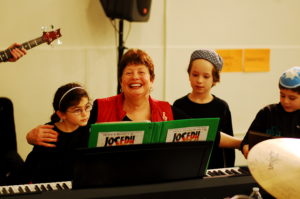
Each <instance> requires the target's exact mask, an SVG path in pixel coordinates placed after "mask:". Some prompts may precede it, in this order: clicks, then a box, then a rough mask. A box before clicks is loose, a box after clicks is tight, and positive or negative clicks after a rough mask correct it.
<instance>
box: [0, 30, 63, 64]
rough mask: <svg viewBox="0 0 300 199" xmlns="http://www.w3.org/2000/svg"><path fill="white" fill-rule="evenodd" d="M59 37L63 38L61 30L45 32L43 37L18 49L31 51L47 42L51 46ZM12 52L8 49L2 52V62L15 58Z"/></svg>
mask: <svg viewBox="0 0 300 199" xmlns="http://www.w3.org/2000/svg"><path fill="white" fill-rule="evenodd" d="M59 37H61V34H60V29H57V30H54V31H49V32H43V35H42V36H41V37H38V38H36V39H33V40H30V41H27V42H25V43H23V44H21V46H20V47H18V48H25V49H26V50H29V49H31V48H33V47H36V46H38V45H40V44H43V43H46V42H47V43H48V45H49V44H50V43H51V42H52V41H54V40H55V39H57V38H59ZM11 50H12V49H11V48H8V49H6V50H4V51H0V62H5V61H7V60H8V59H10V58H12V57H13V56H12V54H11Z"/></svg>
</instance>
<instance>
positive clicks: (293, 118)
mask: <svg viewBox="0 0 300 199" xmlns="http://www.w3.org/2000/svg"><path fill="white" fill-rule="evenodd" d="M249 131H254V132H260V133H266V134H269V135H272V136H281V137H292V138H300V110H297V111H294V112H286V111H285V110H284V109H283V107H282V105H281V104H280V103H278V104H270V105H268V106H265V107H264V108H262V109H261V110H260V111H259V112H258V113H257V115H256V117H255V119H254V120H253V122H252V124H251V126H250V127H249V129H248V131H247V134H246V136H245V137H244V139H243V142H242V146H243V145H245V144H248V133H249Z"/></svg>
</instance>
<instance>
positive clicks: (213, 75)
mask: <svg viewBox="0 0 300 199" xmlns="http://www.w3.org/2000/svg"><path fill="white" fill-rule="evenodd" d="M222 66H223V60H222V58H221V57H220V56H219V55H218V54H217V53H216V52H215V51H214V50H210V49H199V50H196V51H194V52H193V53H192V55H191V59H190V63H189V66H188V69H187V72H188V74H189V80H190V84H191V87H192V92H191V93H189V94H187V95H185V96H184V97H182V98H180V99H177V100H176V101H175V102H174V104H173V106H174V107H176V108H179V109H181V110H182V111H184V112H185V113H186V114H188V115H189V116H191V117H192V118H212V117H218V118H220V123H219V129H218V131H220V132H222V133H221V134H220V135H221V140H220V144H219V143H215V146H214V148H213V151H212V154H211V158H210V162H209V165H208V168H209V169H214V168H225V167H233V166H234V162H235V151H234V149H229V148H238V147H239V146H240V142H241V140H238V139H236V138H234V137H232V136H233V129H232V121H231V112H230V109H229V106H228V104H227V103H226V102H225V101H224V100H222V99H220V98H218V97H216V96H215V95H213V94H211V88H212V87H213V86H214V85H216V83H217V82H219V81H220V71H221V70H222ZM225 140H226V141H225ZM224 141H225V142H226V143H228V145H227V146H225V145H224V144H223V143H225V142H224ZM218 144H219V146H218ZM220 147H224V148H225V147H228V148H227V149H224V148H220Z"/></svg>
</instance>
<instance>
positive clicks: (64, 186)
mask: <svg viewBox="0 0 300 199" xmlns="http://www.w3.org/2000/svg"><path fill="white" fill-rule="evenodd" d="M62 185H63V188H64V189H66V190H67V189H70V188H69V187H68V185H67V184H66V183H63V184H62Z"/></svg>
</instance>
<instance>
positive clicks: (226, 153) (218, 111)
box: [173, 95, 235, 169]
mask: <svg viewBox="0 0 300 199" xmlns="http://www.w3.org/2000/svg"><path fill="white" fill-rule="evenodd" d="M213 97H214V98H213V100H212V101H211V102H209V103H206V104H198V103H195V102H192V101H191V100H190V99H189V98H188V95H186V96H184V97H182V98H180V99H178V100H176V101H175V102H174V104H173V106H174V107H177V108H179V109H181V110H182V111H184V112H185V113H186V114H188V115H189V116H191V117H192V118H214V117H217V118H220V122H219V129H218V131H221V132H224V133H226V134H228V135H231V136H233V128H232V121H231V112H230V109H229V106H228V104H227V103H226V102H225V101H224V100H222V99H220V98H218V97H216V96H213ZM218 134H219V133H218ZM215 143H216V144H215V146H214V148H213V151H212V155H211V157H210V163H209V166H208V168H209V169H213V168H224V167H233V166H234V161H235V152H234V149H221V148H219V147H218V144H219V141H218V140H215Z"/></svg>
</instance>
